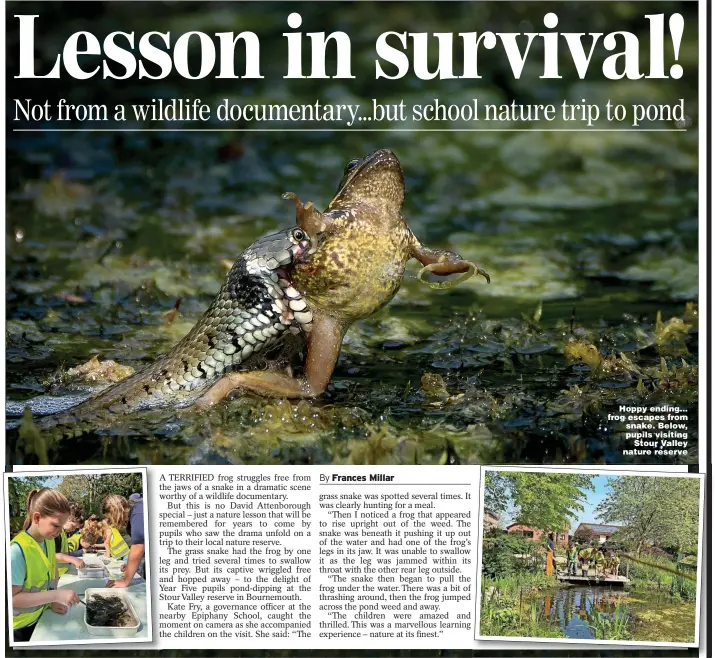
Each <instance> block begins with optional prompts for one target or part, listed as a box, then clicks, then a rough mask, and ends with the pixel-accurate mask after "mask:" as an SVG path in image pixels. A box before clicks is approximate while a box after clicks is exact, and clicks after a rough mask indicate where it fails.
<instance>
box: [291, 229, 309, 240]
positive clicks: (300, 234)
mask: <svg viewBox="0 0 715 658" xmlns="http://www.w3.org/2000/svg"><path fill="white" fill-rule="evenodd" d="M307 238H308V236H307V235H306V234H305V231H303V230H302V229H299V228H295V229H293V239H294V240H295V241H296V242H303V240H306V239H307Z"/></svg>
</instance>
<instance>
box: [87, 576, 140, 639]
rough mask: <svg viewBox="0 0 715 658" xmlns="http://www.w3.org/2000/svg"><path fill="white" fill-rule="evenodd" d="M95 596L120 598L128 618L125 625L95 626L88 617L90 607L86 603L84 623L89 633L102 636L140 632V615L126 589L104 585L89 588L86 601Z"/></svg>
mask: <svg viewBox="0 0 715 658" xmlns="http://www.w3.org/2000/svg"><path fill="white" fill-rule="evenodd" d="M94 596H101V597H106V598H117V599H119V600H120V601H121V603H122V605H123V607H124V610H125V612H126V620H125V625H123V626H93V625H92V624H90V623H89V621H88V619H87V617H88V611H89V608H88V606H87V605H85V606H84V624H85V626H86V628H87V632H88V633H91V634H92V635H99V636H101V637H133V636H134V635H136V634H137V633H138V632H139V627H140V626H141V622H140V621H139V615H137V613H136V611H135V610H134V606H133V605H132V602H131V601H130V600H129V597H128V596H127V593H126V592H125V591H123V590H121V589H110V588H103V587H97V588H91V589H87V590H86V591H85V593H84V600H85V602H86V603H87V604H90V603H91V600H92V598H93V597H94Z"/></svg>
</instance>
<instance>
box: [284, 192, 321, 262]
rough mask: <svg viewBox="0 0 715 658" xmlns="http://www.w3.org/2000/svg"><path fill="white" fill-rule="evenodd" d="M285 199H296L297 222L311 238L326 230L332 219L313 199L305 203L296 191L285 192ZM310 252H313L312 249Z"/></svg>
mask: <svg viewBox="0 0 715 658" xmlns="http://www.w3.org/2000/svg"><path fill="white" fill-rule="evenodd" d="M283 198H284V199H290V200H292V201H295V223H296V224H298V226H300V228H302V229H303V230H304V231H305V232H306V233H307V234H308V235H309V236H310V237H311V238H315V237H316V236H318V235H319V234H320V233H322V232H323V231H325V229H326V228H327V226H328V224H329V223H330V222H331V219H330V218H328V217H327V216H326V215H325V214H324V213H322V212H320V211H319V210H318V209H317V208H316V207H315V205H314V204H313V202H312V201H308V203H303V202H302V201H301V200H300V197H299V196H298V195H297V194H295V193H294V192H285V193H284V194H283ZM309 253H313V250H311V251H310V252H309Z"/></svg>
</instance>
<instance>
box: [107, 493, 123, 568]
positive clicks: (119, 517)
mask: <svg viewBox="0 0 715 658" xmlns="http://www.w3.org/2000/svg"><path fill="white" fill-rule="evenodd" d="M129 510H130V507H129V502H128V501H127V499H126V498H124V496H119V495H117V494H110V495H109V496H107V497H105V499H104V502H103V503H102V514H104V522H105V524H106V528H105V530H104V545H105V546H106V547H107V550H108V551H109V555H110V557H113V558H115V559H117V560H124V561H126V558H127V556H128V555H129V545H128V544H127V542H126V541H124V537H123V536H122V532H123V531H124V530H126V527H127V522H128V521H129Z"/></svg>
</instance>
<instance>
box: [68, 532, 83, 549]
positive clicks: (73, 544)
mask: <svg viewBox="0 0 715 658" xmlns="http://www.w3.org/2000/svg"><path fill="white" fill-rule="evenodd" d="M80 536H81V533H80V532H75V533H74V534H73V535H70V536H69V537H67V548H68V549H69V551H70V553H74V551H78V550H79V549H80V545H79V539H80Z"/></svg>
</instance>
